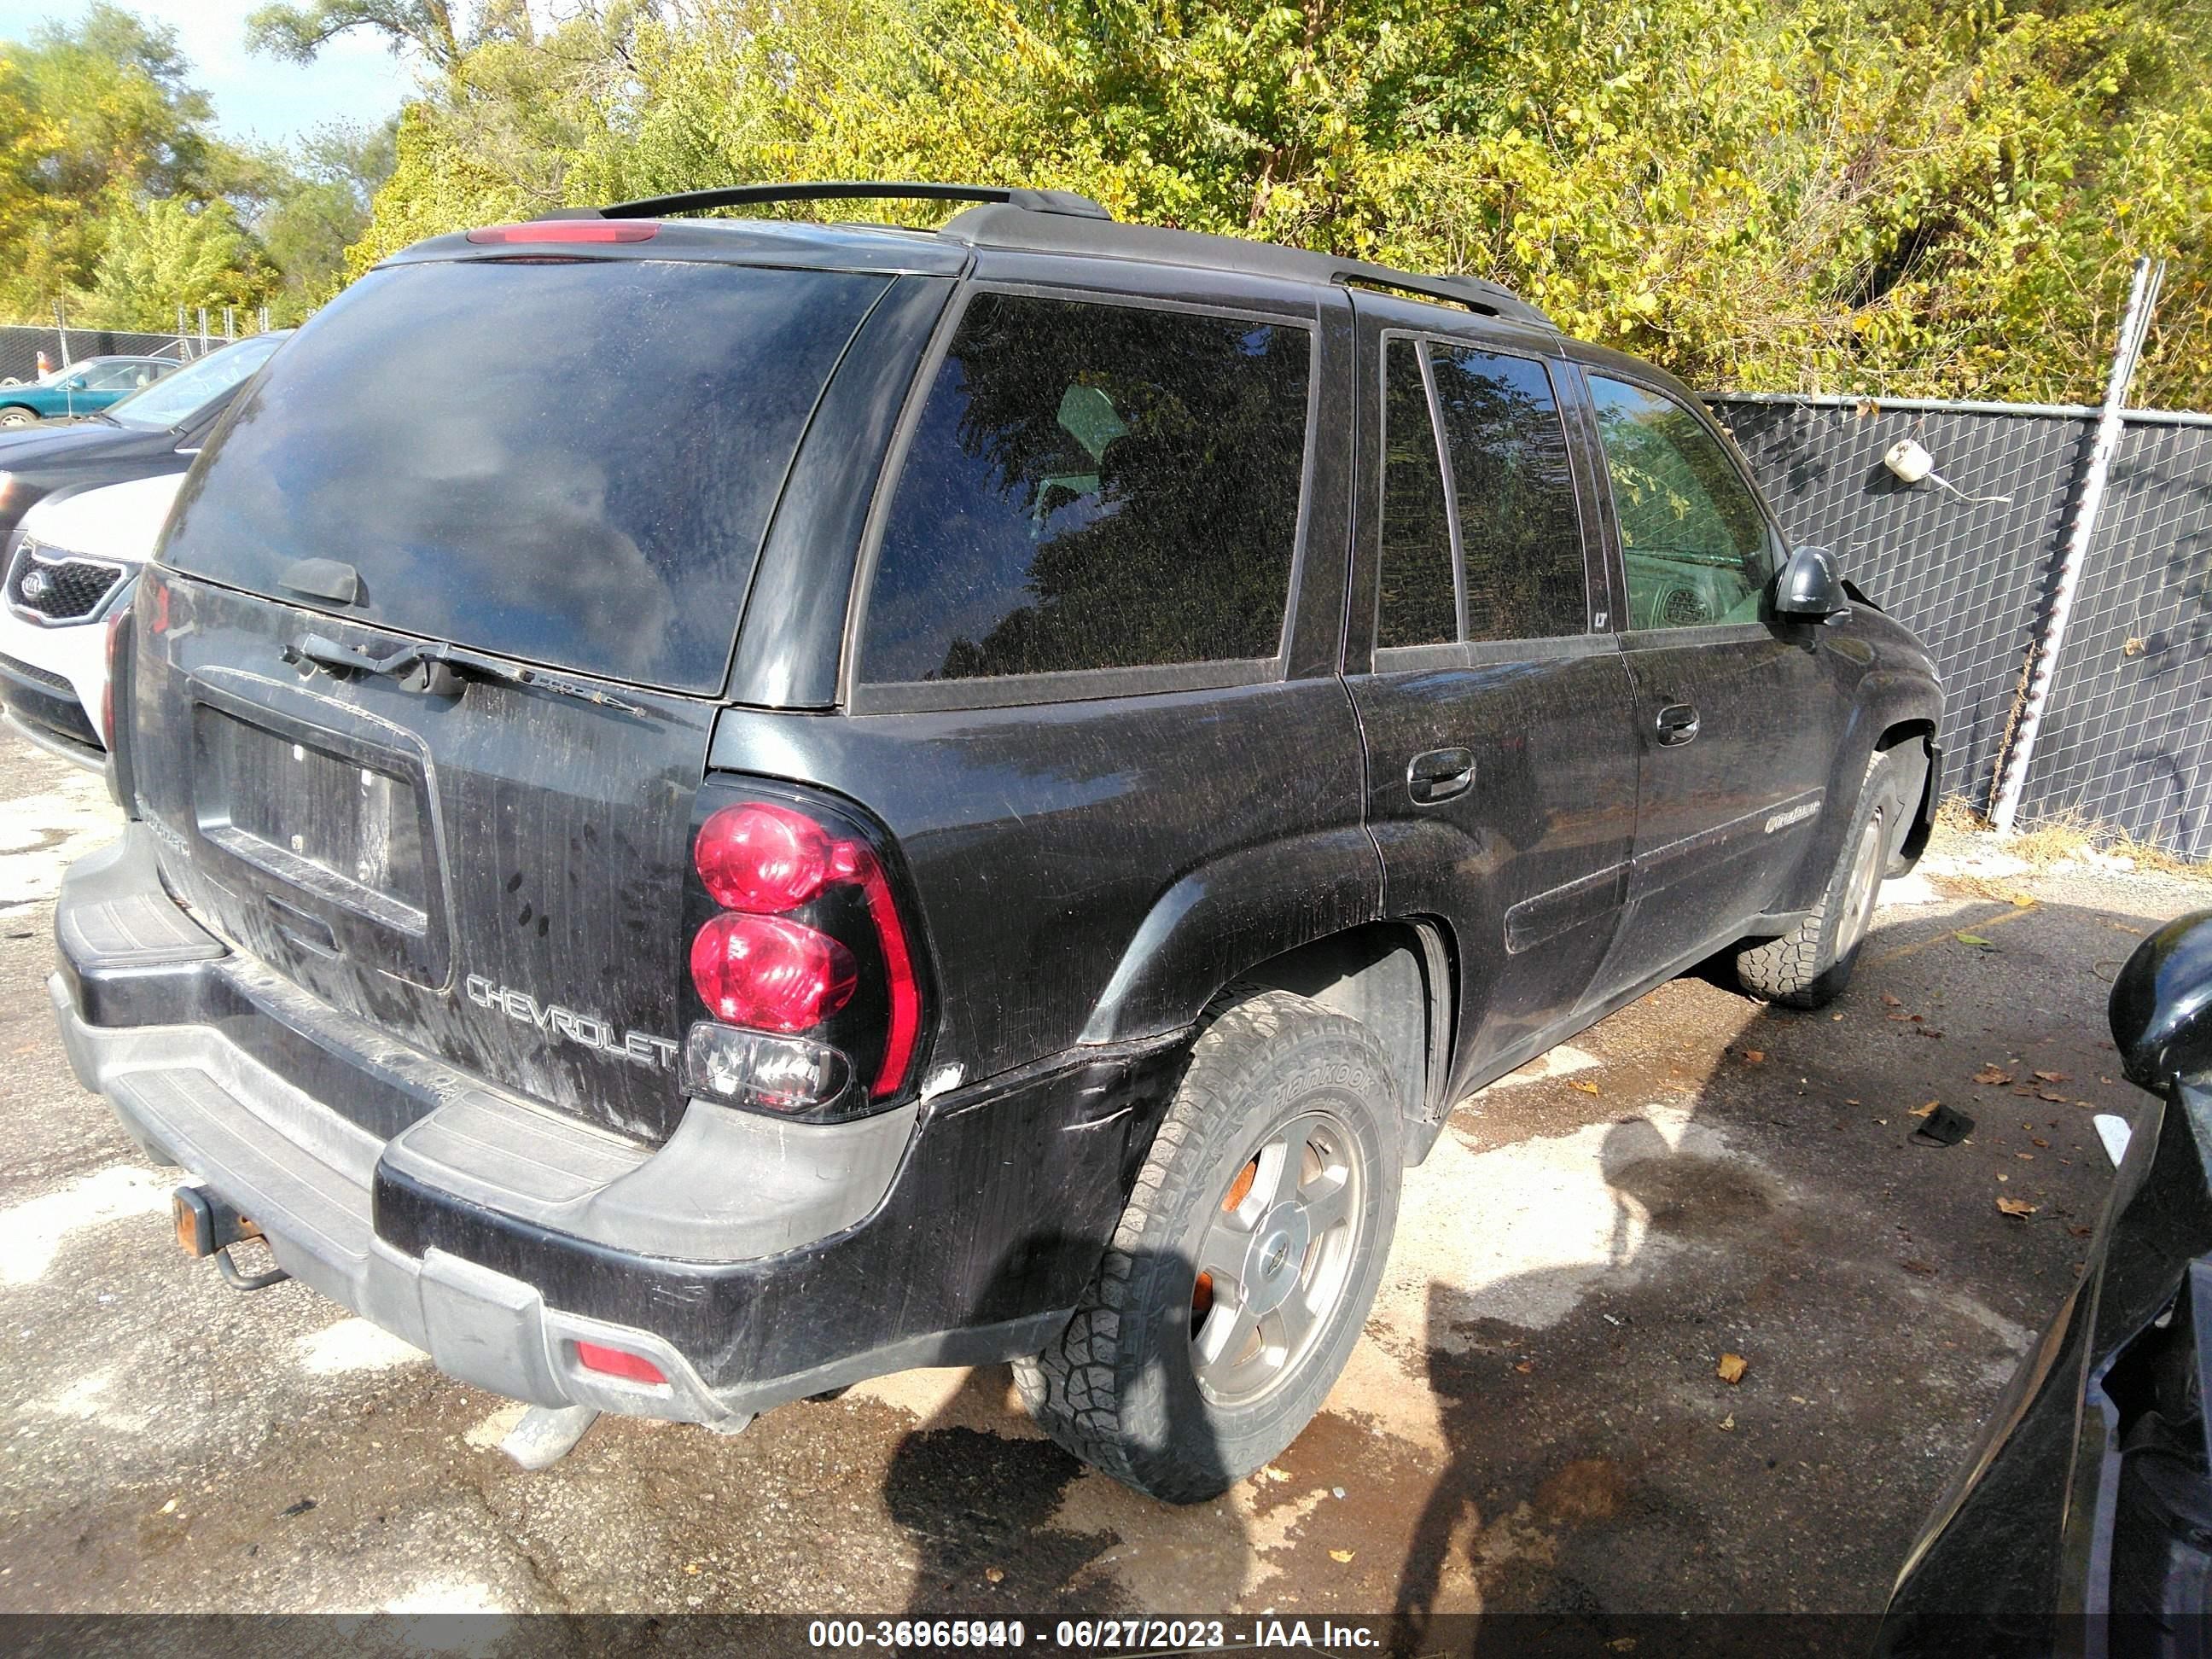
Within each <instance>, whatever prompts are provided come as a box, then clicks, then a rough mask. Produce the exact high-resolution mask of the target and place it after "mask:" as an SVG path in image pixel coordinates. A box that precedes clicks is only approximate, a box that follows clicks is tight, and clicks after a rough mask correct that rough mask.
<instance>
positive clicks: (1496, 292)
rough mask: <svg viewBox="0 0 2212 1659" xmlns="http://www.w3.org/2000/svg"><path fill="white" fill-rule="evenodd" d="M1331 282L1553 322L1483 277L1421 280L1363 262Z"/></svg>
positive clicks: (1342, 268)
mask: <svg viewBox="0 0 2212 1659" xmlns="http://www.w3.org/2000/svg"><path fill="white" fill-rule="evenodd" d="M1330 280H1331V281H1333V282H1335V283H1339V284H1340V285H1341V286H1343V287H1346V288H1377V289H1384V290H1386V291H1389V290H1395V291H1397V292H1399V293H1402V294H1411V295H1414V296H1415V297H1417V298H1419V299H1423V300H1448V301H1451V302H1452V303H1453V304H1455V305H1462V306H1468V307H1473V308H1474V309H1475V310H1477V311H1483V312H1488V313H1491V314H1492V315H1494V316H1500V317H1513V318H1518V319H1523V320H1527V319H1528V314H1529V313H1532V312H1533V313H1535V315H1536V316H1537V317H1539V318H1542V319H1543V321H1544V322H1545V323H1546V324H1547V325H1548V324H1549V323H1550V322H1551V319H1550V318H1548V317H1545V316H1544V314H1543V313H1542V312H1541V311H1540V310H1538V309H1537V307H1534V306H1532V305H1530V304H1529V303H1528V301H1526V300H1524V299H1522V297H1521V296H1520V295H1517V294H1516V293H1515V292H1514V291H1513V290H1512V289H1510V288H1507V287H1506V286H1505V285H1504V283H1492V282H1486V281H1485V280H1484V279H1483V278H1482V277H1480V276H1419V275H1416V274H1415V273H1413V272H1411V271H1405V270H1394V269H1393V268H1392V267H1390V266H1389V265H1370V264H1367V263H1366V262H1365V261H1364V260H1346V261H1345V262H1343V263H1342V264H1340V265H1339V266H1338V268H1337V271H1336V275H1335V276H1334V277H1332V278H1331V279H1330Z"/></svg>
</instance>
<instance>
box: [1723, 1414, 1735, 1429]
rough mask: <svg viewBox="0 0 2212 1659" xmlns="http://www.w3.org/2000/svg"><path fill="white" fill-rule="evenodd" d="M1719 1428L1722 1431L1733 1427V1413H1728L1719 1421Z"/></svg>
mask: <svg viewBox="0 0 2212 1659" xmlns="http://www.w3.org/2000/svg"><path fill="white" fill-rule="evenodd" d="M1721 1426H1722V1427H1723V1428H1724V1429H1732V1428H1734V1427H1735V1413H1734V1412H1730V1413H1729V1414H1728V1415H1727V1416H1726V1417H1723V1419H1721Z"/></svg>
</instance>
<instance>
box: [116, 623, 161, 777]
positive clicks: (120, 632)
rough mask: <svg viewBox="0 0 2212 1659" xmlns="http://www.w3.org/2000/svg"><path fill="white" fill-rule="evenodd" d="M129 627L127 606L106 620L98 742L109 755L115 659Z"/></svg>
mask: <svg viewBox="0 0 2212 1659" xmlns="http://www.w3.org/2000/svg"><path fill="white" fill-rule="evenodd" d="M163 597H165V598H166V597H167V595H166V594H165V595H164V596H163ZM130 626H131V608H130V607H129V606H128V605H125V607H124V608H123V609H122V610H120V611H117V612H116V613H115V614H114V615H113V616H112V617H109V618H108V619H107V677H106V681H105V683H104V684H102V685H101V686H100V742H102V743H104V744H106V745H107V752H108V753H109V754H111V755H112V754H113V753H114V752H115V671H116V669H117V668H118V666H119V664H118V663H117V661H116V660H115V659H116V656H117V654H118V653H119V652H120V651H121V650H122V648H123V630H124V629H126V628H128V627H130Z"/></svg>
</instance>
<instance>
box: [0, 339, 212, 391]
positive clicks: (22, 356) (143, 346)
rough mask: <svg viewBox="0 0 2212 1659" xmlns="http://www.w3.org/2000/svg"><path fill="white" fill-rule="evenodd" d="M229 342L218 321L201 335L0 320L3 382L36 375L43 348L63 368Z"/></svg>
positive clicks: (191, 352) (187, 356)
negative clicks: (100, 359)
mask: <svg viewBox="0 0 2212 1659" xmlns="http://www.w3.org/2000/svg"><path fill="white" fill-rule="evenodd" d="M233 326H235V325H233ZM229 343H230V340H229V338H228V337H227V336H225V335H224V334H223V333H222V331H221V329H220V327H218V328H217V329H216V330H215V331H212V332H210V333H209V334H207V335H204V336H203V335H200V334H197V333H191V332H186V333H180V334H155V333H144V332H141V331H136V330H131V329H112V328H70V329H60V328H42V327H39V326H36V325H30V324H8V325H0V385H14V384H16V383H19V382H21V381H24V380H36V379H38V378H39V356H40V353H41V352H43V353H45V354H46V365H47V367H48V368H61V367H62V366H63V365H64V363H81V362H83V361H84V360H85V359H86V358H88V357H110V356H120V357H173V358H175V359H177V360H178V361H179V362H191V361H192V359H194V358H195V357H204V356H206V355H207V354H208V353H209V352H210V351H214V350H217V349H220V348H222V347H223V346H227V345H228V344H229Z"/></svg>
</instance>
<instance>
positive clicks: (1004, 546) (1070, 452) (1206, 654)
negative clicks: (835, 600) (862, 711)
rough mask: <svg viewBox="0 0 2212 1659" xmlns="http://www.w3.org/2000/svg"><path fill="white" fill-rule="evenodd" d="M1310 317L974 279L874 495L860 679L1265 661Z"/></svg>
mask: <svg viewBox="0 0 2212 1659" xmlns="http://www.w3.org/2000/svg"><path fill="white" fill-rule="evenodd" d="M1312 355H1313V347H1312V335H1311V332H1310V330H1307V329H1305V328H1302V327H1299V326H1297V325H1290V324H1279V323H1263V322H1257V321H1253V320H1249V319H1239V318H1226V317H1216V316H1206V315H1199V314H1196V313H1188V312H1176V311H1164V310H1158V309H1154V308H1150V307H1133V306H1113V305H1100V304H1093V303H1090V302H1086V301H1068V300H1057V299H1040V298H1036V297H1032V296H1027V295H1010V294H1000V293H994V292H989V291H986V292H982V293H979V294H977V295H975V298H974V299H973V300H972V301H970V302H969V306H968V309H967V311H966V313H964V315H963V317H962V319H961V321H960V325H959V328H958V330H957V332H956V333H955V335H954V337H953V340H952V343H951V349H950V351H949V352H948V354H947V356H946V357H945V363H944V366H943V367H942V368H940V369H939V371H938V374H937V378H936V380H935V382H934V383H933V385H932V386H931V388H930V391H929V395H928V398H927V402H926V403H925V404H924V405H923V408H922V411H921V422H920V424H919V426H918V427H917V428H916V429H915V435H914V440H913V442H912V444H911V445H910V447H909V448H908V453H907V458H906V462H905V465H904V468H903V470H902V472H901V474H900V477H899V482H898V485H897V488H896V492H895V494H894V495H893V496H892V498H891V505H890V514H889V518H888V520H887V522H886V526H885V529H884V538H883V544H882V550H881V553H880V556H879V557H878V561H877V567H876V578H875V585H874V589H873V591H872V593H871V595H870V598H869V600H868V608H867V617H866V624H865V627H864V629H863V637H862V641H861V645H860V674H861V677H862V678H864V679H865V680H866V681H868V682H869V683H872V684H895V683H899V682H912V681H918V680H963V679H975V678H986V677H990V676H996V675H1006V674H1041V673H1055V672H1066V671H1073V670H1079V669H1096V668H1137V667H1145V666H1150V665H1158V664H1168V663H1198V662H1216V661H1228V660H1237V659H1256V658H1267V657H1272V656H1273V655H1274V654H1275V653H1276V650H1277V648H1278V646H1279V641H1280V639H1281V635H1282V627H1283V611H1284V605H1285V599H1286V597H1287V595H1288V592H1289V590H1290V580H1291V553H1292V550H1293V548H1294V546H1295V544H1296V542H1297V522H1298V501H1299V494H1300V490H1301V488H1302V483H1303V477H1304V456H1305V432H1306V386H1307V381H1308V378H1309V376H1310V372H1311V362H1312Z"/></svg>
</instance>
